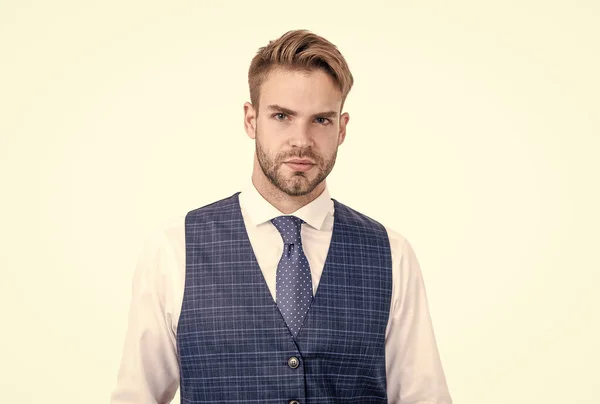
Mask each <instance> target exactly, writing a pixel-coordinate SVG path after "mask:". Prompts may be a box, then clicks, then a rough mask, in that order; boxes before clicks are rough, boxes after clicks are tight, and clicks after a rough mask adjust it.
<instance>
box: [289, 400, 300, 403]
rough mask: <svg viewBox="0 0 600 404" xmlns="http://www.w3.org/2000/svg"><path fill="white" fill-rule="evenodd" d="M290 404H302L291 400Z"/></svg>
mask: <svg viewBox="0 0 600 404" xmlns="http://www.w3.org/2000/svg"><path fill="white" fill-rule="evenodd" d="M289 404H300V401H298V400H290V403H289Z"/></svg>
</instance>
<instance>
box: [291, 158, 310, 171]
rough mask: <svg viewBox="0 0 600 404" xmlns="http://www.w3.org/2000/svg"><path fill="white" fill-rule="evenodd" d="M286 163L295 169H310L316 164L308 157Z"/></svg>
mask: <svg viewBox="0 0 600 404" xmlns="http://www.w3.org/2000/svg"><path fill="white" fill-rule="evenodd" d="M284 163H285V164H286V165H287V166H288V167H290V168H291V169H292V170H294V171H308V170H310V169H311V168H313V166H314V165H315V163H313V162H312V161H311V160H307V159H292V160H288V161H285V162H284Z"/></svg>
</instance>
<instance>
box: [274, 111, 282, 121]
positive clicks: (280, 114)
mask: <svg viewBox="0 0 600 404" xmlns="http://www.w3.org/2000/svg"><path fill="white" fill-rule="evenodd" d="M273 117H274V118H275V119H277V120H278V121H283V120H284V119H285V114H284V113H281V112H278V113H276V114H273Z"/></svg>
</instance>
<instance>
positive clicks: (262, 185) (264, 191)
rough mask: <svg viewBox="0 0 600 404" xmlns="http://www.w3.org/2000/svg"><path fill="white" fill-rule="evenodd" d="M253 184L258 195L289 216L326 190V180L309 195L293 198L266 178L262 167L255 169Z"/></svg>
mask: <svg viewBox="0 0 600 404" xmlns="http://www.w3.org/2000/svg"><path fill="white" fill-rule="evenodd" d="M252 184H253V185H254V187H255V188H256V190H257V191H258V193H259V194H260V195H261V196H262V197H263V198H265V200H266V201H267V202H269V203H270V204H271V205H273V206H274V207H275V208H277V209H278V210H279V211H280V212H281V213H283V214H286V215H289V214H290V213H294V212H295V211H297V210H298V209H300V208H301V207H303V206H305V205H308V204H309V203H311V202H312V201H314V200H315V199H317V198H318V197H319V195H321V193H323V191H324V190H325V180H323V182H321V183H320V184H319V185H317V187H316V188H315V189H313V190H312V192H310V193H309V194H306V195H301V196H291V195H288V194H286V193H285V192H283V191H281V190H280V189H279V188H277V187H276V186H275V185H273V183H272V182H271V181H270V180H269V179H268V178H267V177H266V176H265V174H264V173H263V172H262V170H261V169H260V167H256V166H255V167H254V171H253V173H252Z"/></svg>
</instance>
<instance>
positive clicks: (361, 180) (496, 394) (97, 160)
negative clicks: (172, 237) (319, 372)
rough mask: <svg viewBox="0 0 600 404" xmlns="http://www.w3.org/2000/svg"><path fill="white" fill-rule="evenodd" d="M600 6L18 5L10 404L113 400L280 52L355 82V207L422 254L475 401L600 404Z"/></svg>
mask: <svg viewBox="0 0 600 404" xmlns="http://www.w3.org/2000/svg"><path fill="white" fill-rule="evenodd" d="M599 21H600V3H599V2H598V1H533V0H524V1H463V0H461V1H452V2H445V1H396V2H393V1H387V2H383V1H374V0H371V1H368V2H364V3H358V2H356V3H354V2H351V1H340V2H333V1H314V2H313V1H299V2H296V3H291V2H290V3H288V2H279V1H278V2H275V1H273V2H271V1H243V2H242V1H240V2H231V1H229V2H225V1H224V2H217V1H185V2H184V1H178V2H177V1H173V2H166V1H165V2H156V1H144V2H142V1H139V2H132V1H114V0H112V1H102V2H101V1H97V2H96V1H65V0H60V1H59V0H56V1H48V2H43V1H17V0H8V1H7V0H3V1H2V2H1V3H0V72H1V74H0V180H1V182H0V184H1V188H0V189H1V192H2V194H1V198H0V204H1V209H0V237H1V238H0V269H1V271H2V272H1V274H2V278H1V281H0V302H1V305H0V307H1V314H2V317H1V318H2V322H3V324H2V328H1V330H2V331H1V333H0V338H1V341H0V342H1V343H0V363H1V365H0V373H1V375H0V376H1V377H0V390H1V391H2V393H1V398H0V401H1V402H2V403H11V404H12V403H15V404H16V403H19V404H21V403H86V404H87V403H89V404H96V403H98V404H99V403H106V402H108V397H109V395H110V391H111V390H112V388H113V387H114V383H115V380H116V373H117V370H118V365H119V361H120V356H121V349H122V343H123V338H124V333H125V329H126V327H127V310H128V306H129V299H130V296H131V295H130V293H131V277H132V274H133V270H134V267H135V264H136V261H137V258H138V255H139V253H140V249H141V246H142V243H143V241H144V238H145V237H146V235H147V234H148V232H149V231H150V230H151V229H153V228H154V227H156V226H157V225H158V224H159V223H160V222H162V221H163V220H166V219H168V218H170V217H173V216H178V215H182V214H185V213H186V212H187V211H189V210H191V209H194V208H196V207H199V206H202V205H204V204H207V203H210V202H213V201H215V200H217V199H221V198H223V197H227V196H229V195H231V194H232V193H234V192H236V191H238V190H239V189H240V187H241V185H242V184H243V183H244V182H245V181H246V180H247V179H248V178H249V176H250V170H251V165H252V152H253V150H254V149H253V148H254V144H253V142H252V141H251V140H250V139H248V138H247V136H246V134H245V133H244V131H243V126H242V117H243V115H242V112H243V110H242V105H243V103H244V102H245V101H247V100H248V99H249V95H248V88H247V70H248V66H249V63H250V60H251V58H252V57H253V55H254V54H255V52H256V51H257V50H258V48H259V47H260V46H263V45H266V44H267V43H268V41H269V40H273V39H276V38H277V37H279V36H280V35H281V34H283V33H284V32H286V31H288V30H291V29H297V28H307V29H310V30H311V31H313V32H315V33H317V34H319V35H322V36H324V37H326V38H327V39H329V40H331V41H332V42H333V43H335V44H336V45H337V46H338V47H339V49H340V50H341V52H342V53H343V54H344V55H345V57H346V59H347V61H348V63H349V65H350V68H351V70H352V73H353V74H354V77H355V80H356V84H355V87H354V88H353V89H352V91H351V93H350V95H349V98H348V101H347V103H346V108H345V110H346V111H347V112H349V113H350V117H351V118H350V123H349V126H348V136H347V139H346V142H345V144H344V145H342V147H341V148H340V152H339V157H338V163H337V165H336V168H335V169H334V172H333V174H332V175H331V176H330V181H329V187H330V190H331V192H332V196H333V197H334V198H336V199H338V200H340V201H342V202H344V203H346V204H348V205H350V206H352V207H353V208H355V209H357V210H359V211H362V212H363V213H365V214H367V215H370V216H372V217H373V218H375V219H377V220H379V221H381V222H382V223H384V224H386V225H387V226H388V227H391V228H393V229H395V230H397V231H398V232H400V233H401V234H403V235H404V236H405V237H407V238H408V240H409V241H410V242H411V244H412V245H413V247H414V248H415V251H416V253H417V257H418V258H419V261H420V264H421V267H422V270H423V274H424V278H425V282H426V286H427V291H428V296H429V302H430V306H431V315H432V317H433V321H434V326H435V331H436V335H437V339H438V343H439V349H440V352H441V355H442V360H443V364H444V368H445V371H446V375H447V378H448V383H449V385H450V388H451V392H452V395H453V398H454V401H455V403H456V404H459V403H460V404H481V403H486V404H507V403H510V404H518V403H544V404H546V403H547V404H551V403H555V404H558V403H569V404H597V403H599V402H600V398H599V386H600V382H599V380H600V374H599V373H600V372H599V371H598V363H599V362H600V353H599V348H600V343H599V342H598V341H600V332H599V318H600V315H599V314H598V312H599V309H600V302H599V298H598V285H599V283H600V276H599V272H600V259H599V258H598V251H599V247H598V246H599V244H600V237H599V236H598V229H599V228H600V214H599V209H598V207H599V206H600V192H599V185H598V184H599V182H600V180H599V179H598V177H599V174H600V163H599V157H598V156H599V153H600V119H599V111H600V101H599V94H600V80H599V74H598V72H600V60H599V56H598V55H599V54H600V46H599V45H598V43H599V41H600V28H599V26H600V24H599Z"/></svg>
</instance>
